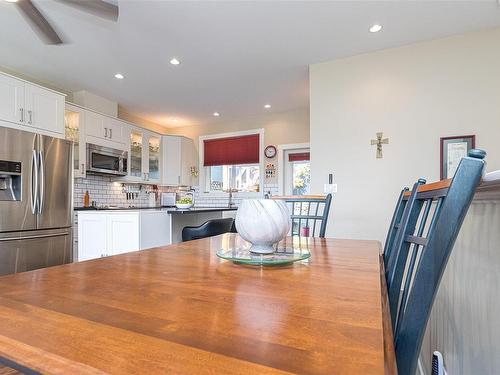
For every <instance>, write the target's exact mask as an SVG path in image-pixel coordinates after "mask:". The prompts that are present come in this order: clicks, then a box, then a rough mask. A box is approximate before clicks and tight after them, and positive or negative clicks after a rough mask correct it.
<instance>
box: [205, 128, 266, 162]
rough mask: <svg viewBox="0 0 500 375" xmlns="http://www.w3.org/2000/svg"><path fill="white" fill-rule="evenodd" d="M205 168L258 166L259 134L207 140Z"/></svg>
mask: <svg viewBox="0 0 500 375" xmlns="http://www.w3.org/2000/svg"><path fill="white" fill-rule="evenodd" d="M203 150H204V162H203V165H204V166H205V167H212V166H215V165H235V164H258V163H259V134H251V135H243V136H240V137H227V138H217V139H207V140H204V141H203Z"/></svg>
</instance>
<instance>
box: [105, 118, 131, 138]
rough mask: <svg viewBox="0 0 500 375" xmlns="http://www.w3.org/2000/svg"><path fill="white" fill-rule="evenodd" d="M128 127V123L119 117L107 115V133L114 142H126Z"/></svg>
mask: <svg viewBox="0 0 500 375" xmlns="http://www.w3.org/2000/svg"><path fill="white" fill-rule="evenodd" d="M127 129H128V125H127V124H126V123H124V122H123V121H120V120H118V119H115V118H112V117H106V119H105V121H104V130H105V134H106V133H107V137H108V139H109V140H110V141H112V142H118V143H126V141H127V139H126V135H127Z"/></svg>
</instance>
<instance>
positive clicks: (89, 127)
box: [85, 110, 128, 150]
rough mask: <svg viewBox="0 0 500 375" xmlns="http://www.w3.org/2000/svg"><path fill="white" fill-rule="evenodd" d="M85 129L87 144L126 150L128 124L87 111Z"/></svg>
mask: <svg viewBox="0 0 500 375" xmlns="http://www.w3.org/2000/svg"><path fill="white" fill-rule="evenodd" d="M85 129H86V130H85V134H86V140H87V142H88V143H94V144H97V145H99V146H104V147H111V148H116V149H120V150H125V149H126V144H127V140H126V134H127V129H128V124H127V123H125V122H123V121H120V120H118V119H115V118H112V117H108V116H104V115H101V114H99V113H96V112H93V111H89V110H87V111H86V119H85Z"/></svg>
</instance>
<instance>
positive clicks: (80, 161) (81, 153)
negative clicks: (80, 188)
mask: <svg viewBox="0 0 500 375" xmlns="http://www.w3.org/2000/svg"><path fill="white" fill-rule="evenodd" d="M84 124H85V110H84V109H83V108H80V107H78V106H75V105H72V104H69V103H67V104H66V107H65V111H64V137H65V138H66V139H67V140H69V141H72V142H73V147H74V149H73V168H74V177H85V175H86V164H87V161H86V150H85V139H84V134H85V133H84Z"/></svg>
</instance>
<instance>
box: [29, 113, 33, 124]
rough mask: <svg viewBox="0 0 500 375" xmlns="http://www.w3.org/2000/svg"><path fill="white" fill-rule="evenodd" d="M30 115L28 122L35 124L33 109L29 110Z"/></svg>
mask: <svg viewBox="0 0 500 375" xmlns="http://www.w3.org/2000/svg"><path fill="white" fill-rule="evenodd" d="M28 115H29V120H28V124H30V125H31V124H33V111H28Z"/></svg>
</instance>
